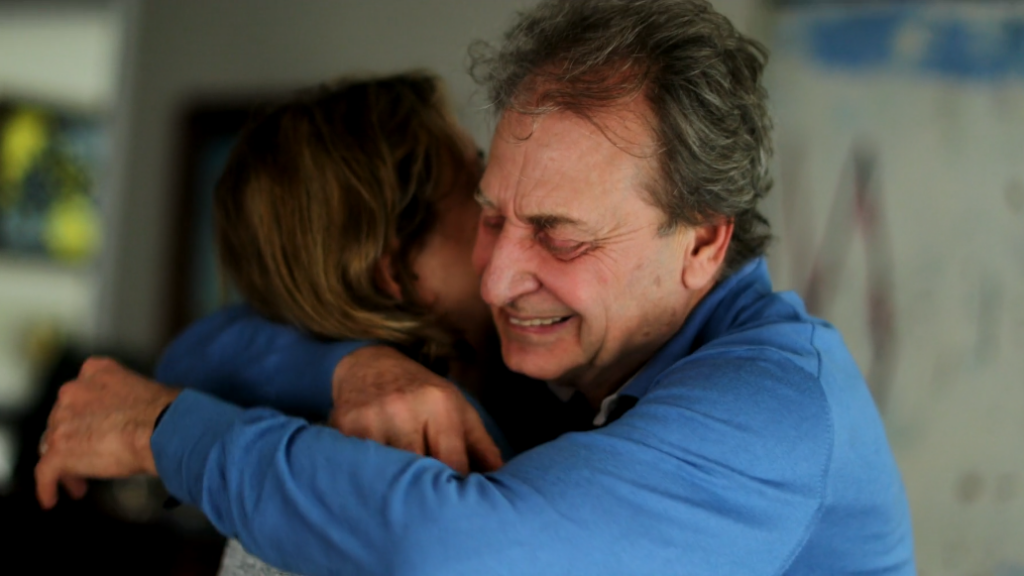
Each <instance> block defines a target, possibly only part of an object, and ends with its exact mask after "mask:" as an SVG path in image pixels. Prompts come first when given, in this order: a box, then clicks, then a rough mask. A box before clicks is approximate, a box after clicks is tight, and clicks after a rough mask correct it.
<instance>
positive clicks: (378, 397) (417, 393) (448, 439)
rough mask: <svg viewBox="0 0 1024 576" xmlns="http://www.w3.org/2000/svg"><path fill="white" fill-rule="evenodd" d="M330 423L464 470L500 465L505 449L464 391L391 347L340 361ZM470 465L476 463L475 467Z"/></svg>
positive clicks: (374, 348) (364, 350)
mask: <svg viewBox="0 0 1024 576" xmlns="http://www.w3.org/2000/svg"><path fill="white" fill-rule="evenodd" d="M332 389H333V392H332V394H333V396H334V410H333V411H332V412H331V415H330V424H331V426H334V427H335V428H337V429H338V430H340V431H341V432H342V433H343V434H346V435H348V436H355V437H358V438H366V439H368V440H375V441H377V442H380V443H381V444H387V445H389V446H394V447H395V448H400V449H402V450H408V451H410V452H415V453H417V454H423V455H426V456H432V457H434V458H437V459H438V460H440V461H441V462H444V463H445V464H447V465H448V466H451V467H452V468H453V469H454V470H455V471H457V472H459V473H461V474H467V473H469V471H470V469H471V468H472V470H474V471H478V472H489V471H492V470H497V469H498V468H500V467H501V465H502V461H501V451H500V450H499V449H498V447H497V445H495V443H494V441H493V440H492V439H491V437H490V435H489V434H488V433H487V430H486V429H485V428H484V424H483V421H481V419H480V416H479V414H477V412H476V410H475V409H474V408H473V406H472V405H471V404H470V403H469V402H468V401H466V399H465V398H464V397H463V395H462V392H460V391H459V389H458V388H457V387H456V386H455V385H454V384H452V383H451V382H449V381H448V380H445V379H444V378H441V377H440V376H438V375H437V374H434V373H433V372H431V371H430V370H427V369H426V368H424V367H423V366H421V365H420V364H418V363H417V362H415V361H413V360H411V359H410V358H408V357H406V356H405V355H404V354H402V353H400V352H398V351H397V350H394V349H393V348H389V347H387V346H370V347H367V348H362V349H360V350H358V351H356V352H353V353H352V354H349V355H348V356H346V357H345V358H344V359H343V360H342V361H341V362H339V363H338V366H337V368H335V371H334V378H333V382H332ZM471 464H472V466H471Z"/></svg>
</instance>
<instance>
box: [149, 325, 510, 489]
mask: <svg viewBox="0 0 1024 576" xmlns="http://www.w3.org/2000/svg"><path fill="white" fill-rule="evenodd" d="M373 344H375V343H374V342H370V341H325V340H317V339H315V338H313V337H312V336H310V335H309V334H306V333H304V332H302V331H300V330H298V329H297V328H294V327H292V326H287V325H284V324H278V323H276V322H271V321H269V320H266V319H265V318H263V317H262V316H260V315H259V314H257V313H256V312H255V311H253V310H252V309H251V308H249V307H248V306H245V305H241V306H233V307H229V308H225V309H224V310H221V311H219V312H217V313H214V314H212V315H211V316H208V317H206V318H204V319H203V320H200V321H199V322H196V323H195V324H193V325H192V326H190V327H189V329H188V330H186V331H185V332H184V333H183V334H181V335H180V336H179V337H178V338H176V339H175V340H174V342H172V343H171V345H170V346H168V347H167V349H166V350H165V352H164V354H163V357H162V358H161V361H160V363H159V365H158V367H157V370H156V379H157V380H158V381H160V382H164V383H167V384H170V385H175V386H186V387H188V388H191V389H196V390H202V391H204V392H208V393H210V394H212V395H214V396H217V397H218V398H221V399H224V400H227V401H229V402H231V403H233V404H239V405H241V406H247V407H254V406H264V407H271V408H275V409H277V410H280V411H282V412H284V413H286V414H291V415H298V416H303V417H306V418H310V419H312V420H314V421H325V420H329V423H330V425H331V426H334V427H335V428H337V429H338V430H340V431H342V432H344V433H345V434H348V435H349V436H356V437H359V438H368V439H372V440H376V441H378V442H381V443H383V444H388V445H391V446H396V447H398V448H402V449H405V450H409V451H412V452H416V453H418V454H431V455H433V456H435V457H437V458H438V459H440V460H442V461H443V462H445V463H447V464H449V465H450V466H452V467H454V468H455V469H457V470H460V471H468V470H469V469H470V466H471V464H475V465H476V467H477V469H482V470H493V469H496V468H498V467H499V466H501V464H502V457H503V455H504V456H506V457H507V456H509V455H511V450H510V449H509V448H508V443H507V442H506V441H505V439H504V437H503V435H502V434H501V432H500V431H499V430H498V428H497V426H496V425H495V423H494V421H493V420H492V419H491V418H490V416H489V415H487V413H486V412H485V411H484V410H483V409H482V407H481V406H480V404H479V403H478V402H477V401H476V399H475V398H473V397H471V396H469V395H468V394H465V392H464V391H462V390H461V389H458V388H457V387H456V386H454V385H453V384H452V383H450V382H448V381H447V380H445V379H444V378H441V377H440V376H438V375H436V374H434V373H432V372H430V371H429V370H427V369H426V368H424V367H422V366H419V365H418V364H415V363H413V362H411V361H409V360H408V359H406V358H405V357H404V356H402V354H401V353H400V352H398V351H396V350H393V349H391V348H389V347H387V346H382V345H373ZM393 363H398V364H399V365H400V369H398V370H394V371H392V373H388V372H387V367H388V366H390V365H391V364H393ZM366 366H373V367H374V368H375V370H376V376H378V377H377V378H376V379H375V380H374V381H373V382H368V381H366V379H364V378H363V377H362V374H361V373H360V369H361V368H365V367H366ZM428 424H429V425H428Z"/></svg>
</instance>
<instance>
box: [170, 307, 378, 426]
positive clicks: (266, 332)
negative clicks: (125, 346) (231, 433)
mask: <svg viewBox="0 0 1024 576" xmlns="http://www.w3.org/2000/svg"><path fill="white" fill-rule="evenodd" d="M369 344H372V342H368V341H343V342H336V341H319V340H316V339H314V338H312V337H311V336H309V335H308V334H305V333H303V332H302V331H300V330H298V329H297V328H294V327H291V326H287V325H284V324H278V323H276V322H271V321H269V320H267V319H265V318H263V317H262V316H260V315H259V314H257V313H256V312H255V311H254V310H253V309H252V308H250V307H249V306H246V305H238V306H231V307H228V308H225V309H223V310H220V311H218V312H215V313H214V314H211V315H210V316H207V317H206V318H203V319H202V320H200V321H198V322H196V323H194V324H192V325H191V326H189V328H188V329H187V330H185V332H183V333H182V334H181V335H179V336H178V337H177V338H175V340H174V341H173V342H172V343H171V344H170V345H169V346H168V347H167V349H166V350H165V351H164V353H163V356H162V357H161V359H160V362H159V364H158V365H157V369H156V374H155V376H156V380H157V381H159V382H163V383H165V384H170V385H173V386H187V387H189V388H193V389H196V390H202V391H204V392H208V393H210V394H213V395H214V396H217V397H218V398H223V399H225V400H228V401H229V402H232V403H234V404H239V405H241V406H270V407H273V408H276V409H278V410H280V411H282V412H285V413H288V414H298V415H303V416H308V417H311V418H314V419H317V420H324V419H326V418H327V415H328V413H329V412H330V411H331V407H332V379H333V375H334V372H335V370H336V368H337V366H338V364H339V362H340V361H341V360H342V359H343V358H345V357H346V356H347V355H349V354H351V353H352V352H355V351H356V350H359V349H360V348H363V347H365V346H367V345H369Z"/></svg>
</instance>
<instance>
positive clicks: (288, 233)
mask: <svg viewBox="0 0 1024 576" xmlns="http://www.w3.org/2000/svg"><path fill="white" fill-rule="evenodd" d="M466 146H467V145H466V143H465V137H464V136H461V135H460V132H459V129H458V127H457V125H456V123H455V121H454V119H453V117H452V115H451V113H450V112H449V110H448V107H447V105H446V102H445V98H444V95H443V92H442V87H441V84H440V82H439V80H438V79H437V78H436V77H434V76H431V75H429V74H426V73H418V72H417V73H407V74H399V75H395V76H387V77H381V78H375V79H344V80H340V81H336V82H333V83H330V84H326V85H323V86H320V87H317V88H314V89H311V90H308V91H305V92H302V93H300V94H298V95H297V96H295V97H294V98H292V99H289V100H288V101H286V102H284V103H281V104H278V105H276V106H273V107H271V108H269V109H267V110H265V111H264V112H262V113H260V114H259V115H257V116H256V117H254V118H253V119H252V120H251V121H250V122H249V124H248V126H247V127H246V128H245V129H244V130H243V131H242V133H241V135H240V137H239V139H238V142H237V144H235V147H234V149H233V151H232V152H231V156H230V158H229V159H228V162H227V166H226V168H225V170H224V173H223V175H222V176H221V178H220V180H219V181H218V183H217V188H216V192H215V196H214V213H215V216H214V218H215V230H216V231H215V234H216V240H217V246H218V250H219V258H220V264H221V266H222V268H223V271H224V273H225V274H226V275H227V277H228V279H229V280H230V281H231V282H233V284H234V285H235V287H236V288H237V289H238V291H239V292H240V293H241V295H242V296H243V297H244V298H245V299H246V300H247V301H248V302H249V303H250V304H251V305H252V306H253V307H254V308H255V309H256V310H257V311H259V312H260V313H261V314H263V315H264V316H266V317H268V318H270V319H272V320H276V321H280V322H286V323H289V324H293V325H296V326H298V327H300V328H303V329H305V330H307V331H308V332H310V333H312V334H314V335H316V336H319V337H322V338H329V339H371V340H380V341H387V342H390V343H394V344H398V345H400V346H403V347H405V348H406V349H407V350H410V351H411V352H412V353H414V354H415V355H419V356H421V357H425V358H434V357H437V356H439V355H445V354H447V353H448V352H450V336H448V334H447V333H446V332H445V331H444V330H442V329H440V328H439V327H438V326H437V325H436V322H435V321H434V319H433V318H432V317H431V315H430V313H429V311H428V310H427V309H426V308H425V307H423V306H422V305H420V304H419V303H418V302H417V298H416V291H415V281H416V276H415V274H414V272H413V269H412V262H411V260H412V256H414V255H415V253H416V251H417V249H419V247H420V246H421V244H422V241H423V239H424V237H425V236H426V234H427V233H428V232H429V231H430V230H431V229H432V227H433V226H434V225H435V222H436V220H437V211H438V206H439V204H440V203H441V201H442V200H444V199H445V198H446V197H447V196H448V195H449V194H451V193H453V192H454V193H465V194H467V195H469V194H471V193H472V190H473V185H474V184H475V180H476V179H477V178H478V177H479V172H480V167H479V166H478V164H477V162H476V161H475V160H474V159H473V158H472V157H471V155H470V154H469V150H468V149H467V148H466ZM385 255H390V257H391V267H390V270H391V272H392V273H393V276H394V280H395V281H396V282H397V283H398V285H399V287H400V288H401V291H402V298H401V299H400V300H396V299H395V298H394V297H392V296H390V295H389V294H387V293H386V292H385V291H384V290H382V289H381V287H380V286H379V284H378V282H377V279H376V274H377V269H378V265H379V262H380V260H381V258H382V257H383V256H385Z"/></svg>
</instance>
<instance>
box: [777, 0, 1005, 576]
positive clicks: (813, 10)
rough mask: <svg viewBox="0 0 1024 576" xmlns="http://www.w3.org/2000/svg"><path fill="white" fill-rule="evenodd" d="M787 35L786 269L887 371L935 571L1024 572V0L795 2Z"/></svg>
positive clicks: (896, 432)
mask: <svg viewBox="0 0 1024 576" xmlns="http://www.w3.org/2000/svg"><path fill="white" fill-rule="evenodd" d="M772 47H773V50H772V52H773V54H772V63H771V65H770V66H769V75H770V78H769V91H770V94H771V96H772V105H773V108H774V112H775V117H776V142H777V166H776V176H777V178H776V182H777V187H776V191H775V198H774V199H773V200H772V202H773V203H772V205H771V209H772V217H773V221H774V223H775V229H776V234H777V235H778V239H777V242H776V245H775V247H774V248H773V252H772V255H771V263H772V267H773V273H774V277H775V279H776V283H777V285H778V287H779V288H790V289H795V290H797V291H799V292H801V293H802V294H803V295H804V297H805V299H806V301H807V303H808V306H809V308H811V309H812V311H814V312H815V313H817V314H819V315H821V316H823V317H825V318H826V319H828V320H830V321H831V322H833V323H834V324H836V325H837V326H838V327H839V328H840V329H841V330H842V331H843V333H844V335H845V337H846V339H847V343H848V344H849V345H850V348H851V349H852V350H853V352H854V355H855V356H856V357H857V360H858V362H859V364H860V365H861V367H862V370H863V371H864V373H865V375H866V377H867V379H868V380H869V383H870V386H871V389H872V393H873V394H874V396H875V399H876V402H877V403H878V405H879V407H880V409H881V411H882V414H883V417H884V418H885V421H886V425H887V428H888V430H889V434H890V440H891V442H892V445H893V449H894V451H895V452H896V455H897V458H898V460H899V464H900V468H901V470H902V473H903V477H904V480H905V482H906V486H907V490H908V494H909V497H910V503H911V508H912V512H913V516H914V525H915V533H916V539H917V555H918V562H919V565H920V569H921V573H922V574H924V575H927V576H935V575H958V576H959V575H963V576H973V575H983V574H984V575H992V576H1008V575H1024V545H1022V544H1024V3H1019V2H988V3H984V2H965V3H922V2H917V3H897V4H877V3H870V4H868V3H863V4H860V3H846V4H842V5H834V4H829V3H823V2H789V3H785V4H784V5H782V6H781V7H780V8H779V10H778V12H777V14H776V18H775V25H774V30H773V34H772Z"/></svg>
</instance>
